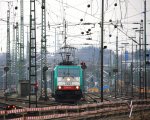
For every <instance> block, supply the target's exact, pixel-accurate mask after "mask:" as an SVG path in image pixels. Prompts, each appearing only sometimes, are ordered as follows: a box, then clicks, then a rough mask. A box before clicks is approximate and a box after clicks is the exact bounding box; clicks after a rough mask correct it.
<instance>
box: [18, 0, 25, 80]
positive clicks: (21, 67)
mask: <svg viewBox="0 0 150 120" xmlns="http://www.w3.org/2000/svg"><path fill="white" fill-rule="evenodd" d="M19 57H20V59H19V60H20V61H19V80H25V69H24V68H25V66H24V4H23V0H20V56H19Z"/></svg>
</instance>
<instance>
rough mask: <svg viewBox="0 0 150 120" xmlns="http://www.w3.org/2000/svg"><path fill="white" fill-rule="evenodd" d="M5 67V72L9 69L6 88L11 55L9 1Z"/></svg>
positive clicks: (8, 76) (8, 79)
mask: <svg viewBox="0 0 150 120" xmlns="http://www.w3.org/2000/svg"><path fill="white" fill-rule="evenodd" d="M6 67H7V68H8V69H7V70H6V72H7V71H8V70H9V72H8V75H7V78H6V79H7V80H6V81H8V82H6V89H7V83H9V85H10V82H11V81H10V75H11V74H10V73H11V72H10V67H11V56H10V10H9V3H8V10H7V53H6Z"/></svg>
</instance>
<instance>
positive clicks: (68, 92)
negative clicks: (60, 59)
mask: <svg viewBox="0 0 150 120" xmlns="http://www.w3.org/2000/svg"><path fill="white" fill-rule="evenodd" d="M51 76H52V78H51V79H52V84H51V85H52V86H51V88H52V96H53V97H54V98H55V100H56V101H78V100H80V99H81V98H82V96H83V70H82V68H81V66H80V65H57V66H55V68H54V70H53V72H52V75H51Z"/></svg>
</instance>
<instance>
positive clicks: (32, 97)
mask: <svg viewBox="0 0 150 120" xmlns="http://www.w3.org/2000/svg"><path fill="white" fill-rule="evenodd" d="M36 67H37V66H36V16H35V0H30V46H29V107H31V105H32V104H33V105H35V106H34V107H37V87H38V86H37V85H38V83H37V69H36Z"/></svg>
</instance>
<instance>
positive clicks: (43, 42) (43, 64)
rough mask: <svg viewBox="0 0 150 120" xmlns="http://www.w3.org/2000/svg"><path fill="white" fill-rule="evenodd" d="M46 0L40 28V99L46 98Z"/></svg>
mask: <svg viewBox="0 0 150 120" xmlns="http://www.w3.org/2000/svg"><path fill="white" fill-rule="evenodd" d="M45 1H46V0H42V6H41V10H42V21H41V23H42V28H41V96H40V99H44V100H47V99H48V97H47V80H46V70H47V66H46V62H47V60H46V11H45V8H46V4H45Z"/></svg>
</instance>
